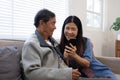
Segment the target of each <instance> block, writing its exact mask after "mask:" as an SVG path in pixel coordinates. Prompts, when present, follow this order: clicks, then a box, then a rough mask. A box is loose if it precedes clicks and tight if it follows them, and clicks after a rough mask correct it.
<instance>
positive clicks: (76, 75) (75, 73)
mask: <svg viewBox="0 0 120 80" xmlns="http://www.w3.org/2000/svg"><path fill="white" fill-rule="evenodd" d="M80 75H81V73H80V72H79V71H78V69H73V70H72V80H78V78H79V77H80Z"/></svg>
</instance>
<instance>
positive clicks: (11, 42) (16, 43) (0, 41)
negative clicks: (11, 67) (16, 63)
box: [0, 39, 25, 58]
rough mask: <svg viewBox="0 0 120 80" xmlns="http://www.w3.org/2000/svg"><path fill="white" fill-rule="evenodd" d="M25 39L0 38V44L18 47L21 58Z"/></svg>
mask: <svg viewBox="0 0 120 80" xmlns="http://www.w3.org/2000/svg"><path fill="white" fill-rule="evenodd" d="M24 42H25V41H24V40H12V39H0V46H16V47H17V48H18V53H19V58H21V53H22V47H23V44H24Z"/></svg>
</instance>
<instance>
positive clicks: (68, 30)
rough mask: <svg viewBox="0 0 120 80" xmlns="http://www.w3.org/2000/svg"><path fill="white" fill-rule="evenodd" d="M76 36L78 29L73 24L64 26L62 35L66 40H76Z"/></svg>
mask: <svg viewBox="0 0 120 80" xmlns="http://www.w3.org/2000/svg"><path fill="white" fill-rule="evenodd" d="M77 34H78V28H77V25H76V24H75V23H73V22H71V23H67V24H66V25H65V29H64V35H65V37H66V39H67V40H70V39H74V38H76V36H77Z"/></svg>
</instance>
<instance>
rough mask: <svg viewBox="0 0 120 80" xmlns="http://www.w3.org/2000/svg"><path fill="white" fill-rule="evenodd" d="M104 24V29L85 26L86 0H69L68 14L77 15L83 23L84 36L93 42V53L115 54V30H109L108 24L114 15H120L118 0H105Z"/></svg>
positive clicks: (102, 54) (98, 54)
mask: <svg viewBox="0 0 120 80" xmlns="http://www.w3.org/2000/svg"><path fill="white" fill-rule="evenodd" d="M105 1H106V2H107V4H106V8H105V10H106V11H105V12H106V14H105V17H104V18H105V22H104V23H105V24H104V30H103V31H102V30H95V29H88V28H87V27H86V0H71V2H70V3H71V5H70V14H71V15H76V16H78V17H79V18H80V19H81V21H82V24H83V33H84V36H86V37H88V38H90V39H91V41H92V43H93V44H94V54H95V55H96V56H115V39H116V33H117V32H115V31H110V30H109V28H110V25H111V24H112V23H113V21H114V20H115V18H116V17H118V16H119V17H120V10H119V7H120V5H119V3H120V0H105ZM117 9H118V10H117Z"/></svg>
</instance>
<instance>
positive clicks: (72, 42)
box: [67, 39, 76, 46]
mask: <svg viewBox="0 0 120 80" xmlns="http://www.w3.org/2000/svg"><path fill="white" fill-rule="evenodd" d="M70 43H71V44H72V45H73V46H75V45H76V39H70V40H69V41H68V42H67V45H68V46H70Z"/></svg>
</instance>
